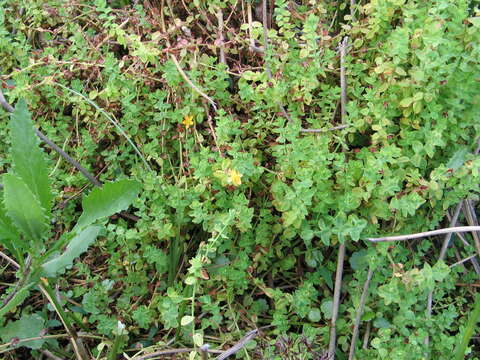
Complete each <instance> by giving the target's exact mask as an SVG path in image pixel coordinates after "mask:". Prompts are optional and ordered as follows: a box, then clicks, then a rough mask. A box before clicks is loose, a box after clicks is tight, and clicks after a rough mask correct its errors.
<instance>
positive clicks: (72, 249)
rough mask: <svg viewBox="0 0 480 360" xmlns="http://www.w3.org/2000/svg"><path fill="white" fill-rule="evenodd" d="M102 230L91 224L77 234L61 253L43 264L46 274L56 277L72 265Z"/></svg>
mask: <svg viewBox="0 0 480 360" xmlns="http://www.w3.org/2000/svg"><path fill="white" fill-rule="evenodd" d="M100 230H101V227H100V226H89V227H87V228H86V229H84V230H83V231H81V232H80V233H78V234H76V235H75V236H74V237H73V238H72V240H70V242H69V243H68V245H67V248H66V249H65V251H64V252H63V253H62V254H61V255H59V256H57V257H55V258H53V259H52V260H49V261H47V262H45V263H44V264H43V265H42V268H43V272H44V275H45V276H48V277H54V276H55V275H57V274H58V273H62V272H63V271H64V270H65V268H67V267H68V266H71V265H72V263H73V260H75V258H77V257H78V256H80V255H81V254H82V253H84V252H85V251H87V249H88V247H89V246H90V244H92V243H93V242H94V241H95V239H96V238H97V236H98V233H99V232H100Z"/></svg>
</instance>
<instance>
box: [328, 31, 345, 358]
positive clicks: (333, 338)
mask: <svg viewBox="0 0 480 360" xmlns="http://www.w3.org/2000/svg"><path fill="white" fill-rule="evenodd" d="M347 47H348V36H346V37H345V38H344V39H343V40H342V43H341V44H340V86H341V98H340V106H341V109H340V110H341V114H342V123H344V122H345V118H346V116H347V110H346V105H347V79H346V73H345V56H346V52H347ZM345 247H346V244H345V242H344V243H342V244H340V246H339V248H338V258H337V271H336V273H335V290H334V292H333V305H332V308H333V310H332V325H331V326H332V327H331V329H330V342H329V345H328V356H329V359H332V360H334V359H335V349H336V343H337V329H336V322H337V317H338V308H339V306H340V293H341V290H342V276H343V262H344V260H345Z"/></svg>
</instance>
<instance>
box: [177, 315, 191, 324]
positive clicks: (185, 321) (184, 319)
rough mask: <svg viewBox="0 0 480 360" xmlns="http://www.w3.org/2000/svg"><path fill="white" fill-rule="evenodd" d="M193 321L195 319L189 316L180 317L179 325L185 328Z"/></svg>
mask: <svg viewBox="0 0 480 360" xmlns="http://www.w3.org/2000/svg"><path fill="white" fill-rule="evenodd" d="M193 320H195V317H193V316H191V315H185V316H184V317H182V319H181V320H180V325H182V326H187V325H188V324H190V323H191V322H192V321H193Z"/></svg>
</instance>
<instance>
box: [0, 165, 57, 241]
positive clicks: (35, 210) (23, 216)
mask: <svg viewBox="0 0 480 360" xmlns="http://www.w3.org/2000/svg"><path fill="white" fill-rule="evenodd" d="M3 186H4V189H3V194H4V201H5V210H6V212H7V216H8V217H9V218H10V219H11V220H12V222H13V224H14V225H15V226H16V227H17V229H18V230H19V231H20V232H22V233H23V234H24V235H25V236H26V237H27V239H28V240H31V241H33V242H41V239H42V237H43V235H44V234H45V231H46V230H47V228H48V219H47V217H46V216H45V209H44V208H43V207H42V206H41V205H40V202H39V201H38V200H37V198H36V197H35V195H33V193H32V192H31V191H30V189H29V188H28V186H27V185H26V184H25V182H23V180H22V179H20V178H18V177H17V176H15V175H12V174H4V175H3Z"/></svg>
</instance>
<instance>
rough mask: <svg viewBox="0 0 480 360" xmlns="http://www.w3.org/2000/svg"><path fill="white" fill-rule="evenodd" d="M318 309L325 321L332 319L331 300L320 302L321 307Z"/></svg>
mask: <svg viewBox="0 0 480 360" xmlns="http://www.w3.org/2000/svg"><path fill="white" fill-rule="evenodd" d="M320 309H321V310H322V313H323V315H324V316H325V319H331V318H332V312H333V301H332V300H324V301H323V302H322V305H321V306H320Z"/></svg>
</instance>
